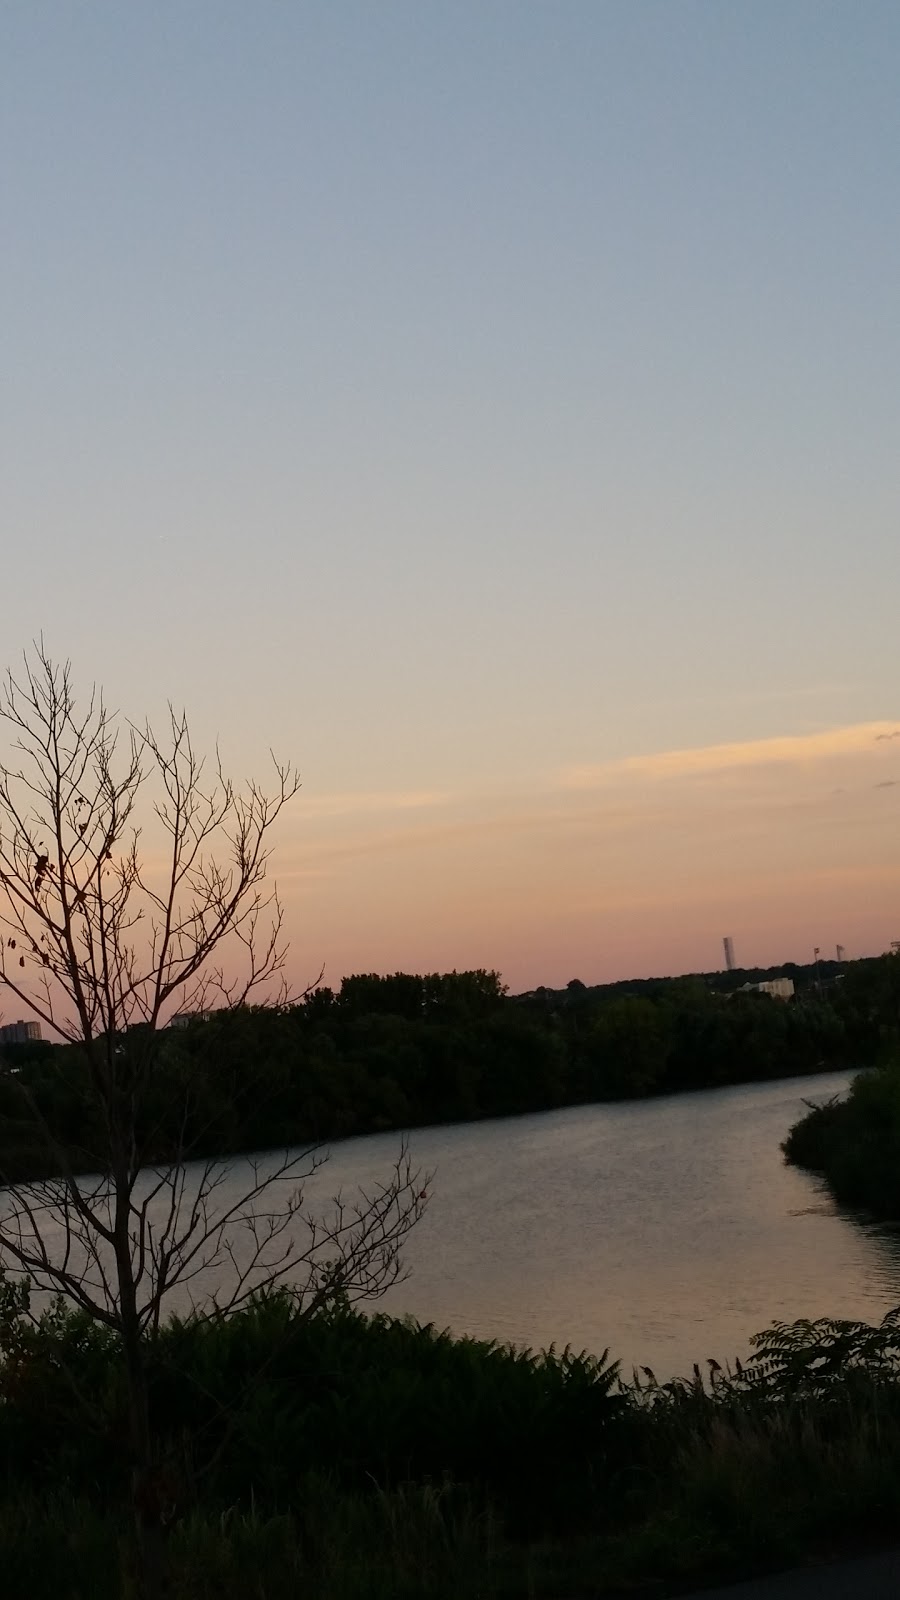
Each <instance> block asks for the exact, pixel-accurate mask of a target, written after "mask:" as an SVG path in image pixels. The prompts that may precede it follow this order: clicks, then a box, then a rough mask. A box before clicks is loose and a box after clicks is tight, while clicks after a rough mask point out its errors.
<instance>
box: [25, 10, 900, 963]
mask: <svg viewBox="0 0 900 1600" xmlns="http://www.w3.org/2000/svg"><path fill="white" fill-rule="evenodd" d="M898 83H900V10H898V8H897V6H896V5H895V4H893V3H892V0H866V4H865V5H862V6H860V5H859V4H856V3H854V0H753V4H740V3H737V0H678V3H672V0H615V3H613V0H557V3H553V4H538V3H531V0H477V3H474V0H472V3H462V4H459V5H437V4H431V3H423V0H405V3H397V0H381V3H379V4H378V5H373V4H370V3H369V0H365V3H363V0H341V3H340V4H337V5H324V4H312V3H303V0H298V3H297V4H292V5H276V4H263V5H259V6H248V5H246V4H245V3H243V0H241V3H238V0H155V3H154V4H153V5H152V6H122V5H119V4H112V3H104V0H93V3H92V4H91V5H90V6H74V5H70V4H68V3H64V0H40V3H37V4H34V3H31V0H28V3H26V0H10V3H8V4H6V5H4V6H3V7H2V9H0V194H2V198H3V214H4V249H3V252H2V254H0V292H2V296H3V304H4V307H5V316H4V319H3V320H4V339H3V385H2V394H3V400H2V406H3V411H2V418H0V423H2V428H0V439H2V445H0V448H2V452H3V470H2V473H0V500H2V512H3V520H2V526H3V530H4V596H5V606H4V623H5V626H4V646H5V649H4V652H3V659H4V660H5V661H9V662H12V663H14V662H15V661H16V659H17V658H20V657H21V652H22V650H23V649H24V648H25V647H26V646H27V644H28V642H29V640H31V639H32V638H33V637H34V636H35V635H36V634H38V633H39V632H41V631H43V634H44V637H45V640H46V642H47V645H48V646H49V648H50V650H51V651H52V652H54V653H55V654H57V655H62V656H70V657H71V658H72V661H73V664H74V667H75V671H76V674H77V676H78V678H79V680H80V681H82V682H84V683H87V684H89V683H90V682H91V681H92V680H93V679H97V680H99V681H100V682H102V683H103V684H104V685H105V686H106V689H107V692H108V695H109V698H110V699H111V700H112V701H113V702H114V703H115V704H118V705H121V707H122V708H123V710H124V711H126V712H127V713H128V714H129V715H132V716H135V717H136V718H140V717H142V716H143V715H144V714H145V713H146V714H150V715H151V716H153V715H158V714H159V712H160V710H161V709H164V707H165V705H166V702H167V701H168V700H173V701H175V702H176V703H177V704H179V705H182V704H183V705H185V706H186V707H187V709H188V712H189V714H190V716H191V720H192V725H193V728H194V731H195V737H196V742H197V744H198V745H204V744H210V745H211V744H212V742H213V741H214V739H215V738H216V737H217V736H218V737H219V739H220V742H221V747H222V752H223V756H224V758H225V760H226V762H227V763H228V765H229V767H231V768H232V769H233V770H235V771H236V772H247V773H259V774H263V772H264V768H265V763H266V761H267V759H268V755H267V752H268V750H269V748H270V746H271V747H274V748H275V749H276V750H277V751H278V753H279V754H283V755H286V756H290V757H293V758H294V759H296V761H297V762H298V764H299V766H300V768H301V771H302V775H303V780H304V787H303V790H302V794H301V796H300V798H299V800H298V802H297V803H296V804H295V806H294V807H293V810H292V812H291V815H290V818H289V819H288V820H287V821H285V823H284V825H283V826H282V827H281V829H280V833H279V837H278V841H277V851H276V859H275V867H276V872H277V877H278V881H279V884H280V887H281V890H282V892H283V895H284V898H285V903H286V907H287V913H288V922H289V927H290V932H291V935H292V943H293V953H292V958H291V961H292V976H293V978H294V979H295V981H296V982H303V981H306V980H307V979H309V978H310V977H314V976H315V974H316V973H317V972H318V970H319V968H320V967H321V966H322V965H323V964H324V966H325V970H326V979H327V981H330V982H332V983H337V982H338V981H339V979H340V977H341V975H342V974H343V973H345V972H350V971H358V970H381V971H385V970H393V969H396V968H405V969H413V970H423V969H429V970H433V969H436V968H449V967H453V966H456V967H470V966H489V967H498V968H499V969H500V970H501V971H502V972H503V974H504V977H505V978H506V979H507V981H508V982H509V983H510V984H511V986H512V987H513V988H514V989H521V988H526V987H531V986H532V985H535V984H538V983H541V982H545V983H564V982H565V981H566V980H567V979H569V978H571V977H573V976H578V977H580V978H582V979H583V980H585V981H587V982H598V981H601V980H604V979H609V978H615V977H622V976H628V975H631V974H649V973H664V972H678V971H688V970H696V969H708V968H711V967H715V966H718V965H720V963H721V949H722V946H721V940H722V936H723V934H726V933H728V934H731V935H732V936H733V938H734V941H735V946H736V950H737V955H738V958H739V960H741V962H743V963H746V964H748V965H749V964H755V963H760V964H766V965H768V964H772V963H776V962H779V961H781V960H787V959H792V960H808V959H810V958H811V955H812V947H813V946H814V945H819V946H821V947H822V949H823V951H825V952H829V951H833V947H834V945H835V943H836V942H838V941H840V943H842V944H844V945H845V946H846V947H847V949H848V951H849V952H850V953H851V954H854V955H856V954H865V953H873V952H877V951H880V950H882V949H884V948H885V947H886V946H887V944H888V942H889V941H890V939H892V938H900V670H898V669H900V660H898V656H900V651H898V623H897V597H898V593H900V538H898V510H900V492H898V490H900V484H898V462H900V454H898V436H900V379H898V374H900V316H898V310H897V307H898V298H897V285H898V282H900V207H898V205H897V183H896V170H897V160H898V154H900V95H898V93H897V85H898Z"/></svg>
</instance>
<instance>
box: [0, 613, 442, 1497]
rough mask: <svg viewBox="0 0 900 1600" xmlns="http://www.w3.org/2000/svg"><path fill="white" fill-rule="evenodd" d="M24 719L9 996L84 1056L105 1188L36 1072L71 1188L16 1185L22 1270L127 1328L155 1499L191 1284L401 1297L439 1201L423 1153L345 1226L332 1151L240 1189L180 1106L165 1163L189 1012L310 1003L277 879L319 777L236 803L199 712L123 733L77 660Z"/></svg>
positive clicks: (219, 1311)
mask: <svg viewBox="0 0 900 1600" xmlns="http://www.w3.org/2000/svg"><path fill="white" fill-rule="evenodd" d="M0 722H2V723H3V724H4V725H5V728H6V730H7V732H8V734H9V735H10V744H11V751H10V754H9V755H8V756H7V759H6V760H5V761H2V762H0V928H2V943H0V985H2V986H4V987H5V988H6V989H7V990H8V991H9V992H10V993H11V994H12V995H14V996H16V997H17V998H18V999H19V1000H20V1001H22V1002H23V1004H24V1005H25V1006H27V1007H28V1008H29V1009H30V1010H31V1011H32V1013H33V1014H35V1015H37V1016H38V1017H39V1018H40V1019H41V1021H42V1022H43V1023H44V1024H45V1025H46V1027H47V1028H49V1030H50V1031H51V1033H53V1034H55V1035H56V1037H57V1038H58V1039H60V1040H62V1041H66V1042H68V1043H69V1044H70V1045H72V1046H75V1047H76V1050H75V1051H60V1052H59V1055H60V1057H61V1058H64V1062H65V1063H70V1062H71V1060H72V1059H73V1057H75V1056H77V1058H78V1059H79V1061H80V1065H81V1070H82V1071H83V1083H84V1094H85V1096H86V1099H87V1101H88V1102H89V1109H90V1113H91V1120H92V1124H93V1126H94V1128H95V1129H96V1130H98V1131H97V1132H96V1135H95V1142H96V1145H97V1148H96V1151H94V1152H92V1154H94V1155H95V1157H96V1159H95V1161H94V1165H95V1167H96V1171H95V1173H94V1174H93V1175H92V1176H89V1177H85V1176H83V1175H80V1174H79V1173H77V1172H76V1171H75V1170H74V1169H73V1168H74V1164H73V1160H72V1154H71V1150H70V1148H69V1147H68V1146H67V1144H66V1141H65V1140H64V1138H63V1137H62V1135H61V1133H60V1130H59V1129H58V1128H57V1127H55V1126H53V1125H52V1118H51V1117H49V1116H48V1114H47V1111H46V1108H42V1106H41V1104H40V1100H39V1097H38V1096H36V1095H35V1094H34V1093H33V1092H32V1091H31V1089H30V1087H29V1085H28V1082H27V1080H26V1077H25V1075H21V1076H20V1077H19V1078H18V1079H17V1080H16V1092H17V1094H18V1095H19V1097H20V1099H21V1103H22V1105H23V1106H24V1107H25V1108H26V1110H27V1114H28V1116H29V1118H30V1120H31V1124H32V1126H33V1128H34V1130H35V1131H36V1133H37V1134H38V1135H39V1137H40V1140H41V1146H42V1149H43V1150H44V1152H45V1153H46V1170H47V1171H49V1172H50V1174H51V1175H50V1176H49V1177H48V1176H41V1177H40V1178H38V1179H35V1180H33V1181H26V1182H21V1181H15V1182H8V1183H7V1186H6V1189H5V1193H4V1194H3V1195H2V1196H0V1261H2V1262H3V1263H5V1264H6V1265H12V1266H14V1267H15V1268H17V1269H19V1270H23V1271H24V1272H25V1273H27V1274H28V1275H29V1277H30V1279H31V1280H32V1282H33V1283H34V1284H35V1285H36V1286H37V1287H38V1288H39V1289H45V1290H50V1291H55V1292H59V1293H62V1294H63V1295H65V1296H67V1297H68V1299H69V1300H70V1301H71V1302H73V1303H74V1304H75V1305H77V1306H79V1307H80V1308H81V1309H82V1310H83V1311H84V1312H86V1313H87V1314H88V1315H89V1316H90V1317H91V1318H93V1319H95V1320H96V1321H97V1322H98V1323H101V1324H103V1325H105V1326H106V1327H108V1328H110V1329H112V1330H113V1331H114V1332H115V1334H116V1335H117V1337H118V1340H119V1341H120V1345H121V1351H122V1356H123V1361H124V1370H125V1373H126V1392H127V1396H128V1407H129V1430H130V1441H131V1451H132V1457H133V1462H134V1468H135V1474H136V1482H137V1484H138V1485H139V1486H140V1484H141V1482H142V1481H143V1480H145V1479H146V1477H147V1475H148V1474H149V1473H150V1472H151V1471H152V1465H153V1430H152V1418H151V1417H150V1416H149V1414H148V1385H147V1378H146V1350H147V1342H148V1340H151V1339H152V1337H153V1335H154V1334H155V1332H156V1331H157V1330H158V1328H159V1325H160V1318H161V1316H162V1315H163V1313H164V1309H165V1303H166V1297H167V1296H168V1295H169V1294H170V1293H171V1291H172V1290H173V1289H175V1288H180V1289H181V1290H182V1291H183V1292H184V1293H186V1294H191V1295H192V1296H199V1297H200V1298H199V1299H198V1300H197V1304H198V1306H199V1305H202V1307H203V1312H204V1314H205V1315H209V1316H225V1315H227V1314H228V1313H229V1312H231V1311H234V1310H235V1309H237V1308H238V1307H240V1306H242V1305H244V1304H245V1303H246V1302H247V1299H248V1298H249V1296H250V1295H251V1294H252V1293H253V1292H254V1291H257V1290H259V1289H260V1288H262V1287H266V1286H269V1285H271V1284H273V1283H275V1282H277V1281H279V1280H282V1279H285V1278H290V1280H291V1281H292V1283H294V1284H295V1285H296V1286H297V1293H298V1295H299V1296H300V1297H301V1301H302V1304H303V1305H304V1306H305V1308H306V1309H307V1310H308V1311H309V1312H310V1313H312V1312H313V1311H314V1310H315V1309H316V1308H317V1307H319V1306H321V1305H323V1304H324V1303H326V1302H327V1301H328V1300H330V1299H332V1298H333V1297H335V1296H336V1295H337V1294H339V1293H340V1294H343V1295H346V1296H348V1297H350V1298H351V1299H352V1298H359V1297H361V1296H375V1295H378V1294H380V1293H382V1292H383V1290H384V1289H385V1288H386V1287H387V1285H388V1284H389V1283H390V1282H392V1281H394V1280H395V1279H396V1277H397V1275H398V1272H399V1258H398V1250H399V1247H400V1245H401V1243H402V1241H403V1239H404V1238H405V1236H406V1234H407V1233H408V1231H409V1229H410V1228H411V1227H412V1225H413V1224H414V1222H415V1221H416V1220H417V1218H418V1216H419V1215H420V1213H421V1210H422V1208H423V1205H424V1203H425V1193H424V1188H423V1184H422V1180H421V1178H420V1176H419V1174H418V1173H416V1172H414V1171H413V1170H412V1167H411V1165H410V1161H409V1157H408V1154H407V1152H406V1151H405V1150H404V1151H401V1154H400V1157H399V1159H398V1161H397V1163H396V1165H395V1166H394V1168H393V1169H392V1171H390V1172H389V1173H388V1175H387V1176H386V1178H385V1181H384V1182H383V1183H382V1184H380V1185H379V1186H378V1187H377V1188H375V1189H374V1190H373V1191H371V1192H368V1193H360V1194H359V1195H357V1196H356V1197H355V1199H353V1200H352V1201H350V1202H345V1201H344V1200H343V1199H342V1198H341V1197H340V1196H337V1197H336V1198H335V1200H334V1202H333V1205H332V1207H331V1209H330V1211H328V1212H326V1214H325V1215H324V1216H323V1215H322V1214H321V1212H320V1211H318V1210H316V1209H315V1208H313V1209H310V1208H309V1207H308V1206H307V1205H306V1203H305V1201H304V1183H305V1182H306V1180H307V1179H309V1178H310V1177H311V1176H312V1175H313V1174H314V1173H315V1172H316V1171H317V1170H318V1168H319V1166H320V1165H321V1162H322V1159H323V1157H322V1156H321V1155H320V1154H318V1153H317V1152H316V1151H315V1150H314V1149H311V1150H306V1151H303V1152H301V1153H299V1154H297V1153H296V1152H287V1153H286V1154H283V1155H280V1156H272V1157H269V1158H263V1159H261V1160H258V1161H256V1162H255V1163H252V1164H251V1165H250V1168H249V1174H250V1175H249V1178H248V1179H247V1180H246V1181H245V1182H244V1183H243V1185H242V1186H240V1188H239V1189H237V1190H236V1188H235V1178H234V1173H233V1170H232V1169H230V1168H229V1164H228V1162H227V1161H226V1160H223V1159H216V1160H204V1161H202V1162H193V1163H192V1162H191V1157H192V1153H193V1152H194V1150H195V1149H196V1131H195V1132H194V1134H193V1135H191V1134H189V1132H188V1126H189V1123H188V1117H187V1114H186V1109H183V1110H180V1109H179V1107H177V1106H174V1107H173V1106H171V1105H169V1106H167V1108H166V1124H167V1127H168V1128H169V1129H171V1128H172V1127H173V1126H174V1127H175V1129H176V1133H175V1135H174V1137H173V1138H172V1139H171V1148H169V1149H168V1150H167V1151H166V1159H165V1161H164V1162H162V1163H160V1162H159V1161H158V1160H154V1159H151V1158H152V1157H153V1150H154V1141H155V1140H158V1136H159V1128H158V1126H151V1127H149V1128H148V1125H147V1107H148V1104H150V1103H151V1102H152V1103H154V1104H155V1103H156V1101H154V1099H153V1096H154V1093H157V1091H158V1072H159V1061H160V1048H159V1046H160V1037H159V1036H160V1031H161V1029H162V1028H163V1026H164V1025H165V1023H166V1021H167V1020H168V1019H169V1017H170V1015H171V1013H172V1011H173V1008H175V1007H176V1006H177V1007H178V1008H179V1010H181V1011H188V1012H202V1011H204V1010H206V1009H209V1008H212V1007H215V1008H217V1009H218V1008H235V1007H238V1006H241V1005H244V1004H245V1003H246V1002H247V1001H248V999H250V998H251V997H254V996H265V997H266V998H267V999H269V1000H271V999H272V998H273V994H274V999H275V1001H276V1002H277V1003H282V1004H283V1003H285V1002H286V1000H287V998H288V996H287V991H286V989H285V987H284V958H285V947H284V943H283V939H282V911H281V906H280V904H279V901H278V897H277V893H276V891H275V890H274V889H269V887H268V886H267V882H266V868H267V864H268V860H269V853H270V843H271V834H272V829H273V827H274V825H275V823H276V821H277V820H278V818H279V816H280V815H281V813H282V810H283V809H284V807H285V806H286V805H287V804H288V802H289V801H290V800H291V799H292V798H293V797H294V795H295V794H296V792H297V789H298V787H299V781H298V778H297V774H296V772H295V771H294V770H293V769H292V768H290V767H286V766H282V765H280V764H278V763H277V762H276V763H275V764H274V778H273V784H272V788H271V791H270V792H266V791H264V790H263V789H262V788H260V787H259V786H258V785H257V784H255V783H251V784H249V785H248V786H247V787H245V788H243V789H239V788H236V787H235V786H234V785H233V784H232V782H231V781H230V780H229V779H228V778H227V777H226V776H225V774H224V772H223V770H222V766H221V762H220V761H219V759H218V756H217V757H216V760H215V761H214V762H213V763H212V764H211V765H210V766H209V767H207V766H206V765H205V764H204V762H203V761H202V760H200V759H199V758H198V757H197V755H196V754H195V752H194V749H193V746H192V743H191V738H190V734H189V731H188V725H187V722H186V720H185V718H184V716H182V715H176V714H175V713H173V712H170V720H169V725H168V727H167V730H166V737H165V739H164V740H163V739H160V738H157V736H156V735H155V734H154V733H153V731H152V730H151V728H150V727H149V726H144V727H140V728H138V727H136V726H134V725H132V724H125V725H124V726H123V725H122V724H121V723H120V721H119V719H118V718H117V717H116V716H115V715H113V714H111V713H110V712H108V710H107V708H106V706H105V704H104V701H103V698H102V695H100V694H98V693H97V692H96V691H95V692H94V693H92V694H91V696H90V697H89V699H88V701H87V703H86V705H84V706H83V707H80V706H79V704H78V702H77V700H76V697H75V694H74V691H73V687H72V679H71V672H70V668H69V666H68V664H67V665H65V666H61V667H60V666H58V665H56V664H54V663H53V661H52V660H51V659H50V657H49V656H48V655H47V653H46V651H45V649H44V647H43V644H41V645H40V646H39V647H37V648H36V651H35V655H34V657H33V659H31V660H28V659H26V662H25V667H24V671H23V673H22V675H21V676H20V677H18V678H17V677H14V676H13V675H12V674H11V673H10V674H8V675H7V677H6V680H5V683H4V686H3V690H2V693H0ZM148 830H149V832H148ZM60 1070H65V1065H64V1066H63V1067H62V1068H61V1069H60ZM180 1092H184V1093H185V1094H187V1092H188V1091H187V1090H186V1089H184V1086H182V1090H181V1091H180ZM157 1098H158V1093H157ZM179 1130H180V1131H179ZM244 1170H245V1171H246V1170H247V1169H246V1168H245V1169H244ZM0 1181H5V1175H4V1174H3V1173H2V1172H0ZM204 1284H205V1285H206V1288H207V1293H206V1296H205V1299H204V1298H203V1295H202V1291H203V1287H204Z"/></svg>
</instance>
